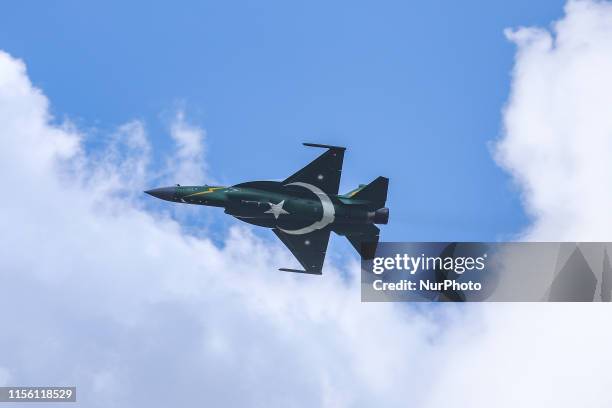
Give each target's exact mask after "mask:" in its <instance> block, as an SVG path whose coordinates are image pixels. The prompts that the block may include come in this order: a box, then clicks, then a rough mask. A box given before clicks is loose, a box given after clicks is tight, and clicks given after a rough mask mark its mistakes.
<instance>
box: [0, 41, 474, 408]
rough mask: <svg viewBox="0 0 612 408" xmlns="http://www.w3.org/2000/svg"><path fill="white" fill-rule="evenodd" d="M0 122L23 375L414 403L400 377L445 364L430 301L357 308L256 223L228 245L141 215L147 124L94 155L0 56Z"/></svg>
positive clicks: (163, 398) (115, 396) (157, 396)
mask: <svg viewBox="0 0 612 408" xmlns="http://www.w3.org/2000/svg"><path fill="white" fill-rule="evenodd" d="M177 120H178V122H177V123H178V124H177V125H176V126H177V128H175V129H174V130H173V134H174V135H175V139H176V141H177V144H178V146H179V147H178V150H177V157H181V158H187V159H189V158H196V157H200V155H201V154H202V150H201V147H198V146H201V137H202V135H203V132H202V131H199V130H197V129H195V128H193V127H190V126H187V125H185V122H184V118H182V117H181V116H179V117H178V119H177ZM0 134H1V135H2V148H1V149H0V183H1V184H2V185H3V186H4V188H6V190H5V192H6V195H5V196H4V200H3V208H2V211H1V212H0V226H1V231H2V233H1V234H0V237H1V238H0V239H1V244H2V245H0V269H1V271H2V274H1V275H0V310H2V312H1V314H0V317H1V318H2V322H3V327H4V328H5V329H3V334H2V336H0V349H2V350H5V351H6V352H5V353H2V354H1V355H0V366H1V367H7V368H8V369H9V370H10V373H11V376H10V381H11V383H14V384H20V385H23V384H34V385H45V384H67V385H70V384H75V385H77V387H78V389H79V390H78V395H79V396H78V399H79V401H80V404H81V405H82V406H88V407H91V406H104V407H107V406H130V407H134V406H146V407H155V406H173V405H174V406H176V405H178V406H187V405H202V404H203V403H206V404H207V405H213V406H221V405H229V406H247V405H248V406H253V405H255V406H265V407H271V406H272V407H273V406H283V407H286V406H309V407H310V406H321V405H322V406H334V407H335V406H349V405H350V406H372V405H375V404H378V403H379V402H380V401H384V402H385V403H386V405H403V401H404V400H405V395H403V394H401V393H397V392H396V391H395V390H396V389H397V387H398V386H401V387H402V388H404V389H405V388H406V385H407V384H406V382H407V381H409V384H408V385H410V386H409V387H408V388H409V389H414V390H415V392H416V390H418V389H419V388H425V387H426V386H427V384H428V382H429V381H430V378H429V377H428V376H427V375H426V374H427V373H428V372H430V371H429V370H428V369H427V367H428V365H429V362H428V361H426V360H424V359H423V356H431V358H432V359H433V360H434V361H435V360H436V359H437V357H436V352H437V350H438V349H439V348H440V347H443V346H442V345H443V344H444V333H445V332H446V329H445V328H444V327H443V326H442V325H441V324H440V323H437V322H436V319H435V315H436V313H435V312H431V313H429V314H423V313H411V312H409V311H408V310H407V309H406V308H405V306H402V305H396V304H361V303H360V298H359V283H358V281H357V279H356V274H354V273H352V274H351V275H350V278H349V279H348V281H346V280H343V278H341V276H340V274H339V273H338V271H336V270H334V269H333V268H332V267H327V269H326V273H325V276H324V278H323V279H321V278H319V277H312V276H304V275H299V274H297V275H296V274H283V273H281V272H279V271H277V270H276V267H277V266H291V265H294V264H295V260H293V259H292V258H291V257H290V255H289V253H288V251H286V250H285V249H284V248H282V247H281V245H280V244H278V243H272V242H273V241H270V242H268V241H266V242H263V241H262V240H261V239H259V238H257V237H255V236H254V235H253V234H252V233H251V230H250V229H249V228H232V229H231V230H230V231H229V232H228V234H227V236H226V239H225V241H224V245H223V247H218V246H216V245H215V244H213V243H212V242H211V241H210V240H209V239H206V238H197V237H193V236H190V235H188V234H185V233H184V232H183V231H182V230H181V227H180V225H179V224H178V223H177V222H175V221H173V220H172V219H169V218H168V216H165V215H160V214H155V213H150V212H147V211H145V210H144V209H143V207H142V204H141V201H139V200H138V199H137V197H138V195H141V194H142V193H141V191H142V190H143V188H145V187H146V184H147V183H148V178H149V177H150V175H149V174H148V167H147V164H148V162H149V154H150V150H151V149H150V146H149V142H148V140H147V137H146V128H145V126H144V124H143V123H140V122H129V123H128V124H126V125H124V126H121V127H120V128H119V129H117V131H116V132H114V134H113V135H111V137H110V138H109V140H110V141H109V143H108V146H106V147H105V148H102V149H99V150H96V151H94V152H93V153H87V152H85V151H84V149H83V148H82V147H81V146H82V140H83V138H84V135H83V134H81V133H80V132H79V131H78V129H76V128H74V126H72V125H70V124H55V123H54V122H53V119H52V118H51V117H50V116H49V113H48V101H47V99H46V98H45V96H44V95H43V94H42V92H41V91H40V90H38V89H36V88H34V87H33V86H32V85H31V83H30V81H29V79H28V77H27V74H26V72H25V67H24V64H23V63H22V62H20V61H18V60H15V59H13V58H12V57H10V56H9V55H7V54H5V53H1V52H0ZM181 171H182V170H181ZM210 211H214V210H210ZM355 269H357V266H356V265H353V267H352V270H353V271H354V270H355ZM452 310H454V309H451V311H452ZM445 321H450V322H453V321H464V318H463V317H462V316H461V315H459V314H453V313H451V314H450V315H447V313H445ZM451 326H452V325H451ZM434 338H435V339H436V340H435V343H432V340H431V339H434ZM380 344H382V345H383V346H380ZM436 344H438V345H436ZM390 350H393V351H392V352H390ZM415 370H417V371H420V372H422V373H423V375H420V376H418V377H416V378H413V374H414V372H415Z"/></svg>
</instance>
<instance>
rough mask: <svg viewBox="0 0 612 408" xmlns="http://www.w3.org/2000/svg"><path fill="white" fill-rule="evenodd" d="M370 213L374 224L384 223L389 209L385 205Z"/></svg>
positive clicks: (387, 217) (386, 220)
mask: <svg viewBox="0 0 612 408" xmlns="http://www.w3.org/2000/svg"><path fill="white" fill-rule="evenodd" d="M370 214H371V217H372V218H371V219H372V222H373V223H374V224H386V223H388V222H389V209H388V208H387V207H383V208H379V209H378V210H376V211H374V212H373V213H370Z"/></svg>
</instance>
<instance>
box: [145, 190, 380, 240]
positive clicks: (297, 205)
mask: <svg viewBox="0 0 612 408" xmlns="http://www.w3.org/2000/svg"><path fill="white" fill-rule="evenodd" d="M147 193H149V194H150V195H153V196H155V197H157V198H161V199H164V200H168V201H174V202H178V203H186V204H196V205H206V206H212V207H222V208H224V209H225V213H226V214H229V215H232V216H234V217H236V218H238V219H240V220H242V221H244V222H247V223H249V224H253V225H258V226H262V227H267V228H278V229H279V230H281V231H285V232H288V233H294V234H306V233H309V232H311V231H314V230H318V229H323V228H329V229H331V230H333V231H335V232H336V233H338V234H342V235H344V234H346V233H350V232H351V231H353V230H354V228H355V227H356V226H359V225H364V224H373V223H386V219H383V218H384V217H383V218H380V217H379V216H377V214H376V211H373V210H372V209H368V202H365V201H363V202H362V201H360V200H356V199H351V198H350V197H347V196H338V195H328V194H326V193H324V192H323V191H321V190H319V189H318V188H317V187H315V186H313V185H311V184H306V183H292V184H289V185H283V184H282V183H279V182H274V181H254V182H248V183H242V184H237V185H235V186H231V187H223V186H208V185H204V186H176V187H163V188H159V189H154V190H149V191H147ZM377 221H380V222H377Z"/></svg>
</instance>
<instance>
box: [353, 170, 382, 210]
mask: <svg viewBox="0 0 612 408" xmlns="http://www.w3.org/2000/svg"><path fill="white" fill-rule="evenodd" d="M388 188H389V179H388V178H386V177H382V176H381V177H378V178H376V180H374V181H373V182H371V183H370V184H368V185H367V186H365V187H363V188H361V189H359V190H357V191H355V192H354V193H352V194H351V195H350V196H349V198H353V199H356V200H364V201H369V202H370V203H371V204H368V207H369V208H370V209H372V210H377V209H379V208H381V207H384V206H385V202H386V201H387V189H388Z"/></svg>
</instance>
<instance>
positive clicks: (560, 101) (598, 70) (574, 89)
mask: <svg viewBox="0 0 612 408" xmlns="http://www.w3.org/2000/svg"><path fill="white" fill-rule="evenodd" d="M506 35H507V36H508V38H509V39H510V40H511V41H513V42H514V43H515V44H516V45H517V47H518V51H517V57H516V64H515V67H514V73H513V83H512V94H511V96H510V100H509V102H508V105H507V107H506V110H505V114H504V125H505V134H504V137H503V139H502V140H501V142H500V143H499V145H498V152H497V153H498V154H497V157H498V159H499V161H500V163H501V164H502V165H503V166H504V167H505V168H506V169H508V170H509V171H510V172H511V173H512V175H513V176H514V177H515V179H516V181H517V182H518V184H519V185H520V187H521V189H522V191H523V198H524V202H525V207H526V208H527V210H528V212H529V213H530V214H531V215H532V216H533V218H534V221H533V225H532V226H531V228H530V229H529V231H526V233H525V237H527V238H529V239H534V240H553V241H557V240H567V241H576V240H587V241H588V240H590V241H597V240H603V241H605V240H609V239H610V235H611V232H610V231H612V217H610V216H609V214H610V208H612V188H610V186H612V160H610V154H611V153H612V111H611V107H612V75H610V73H611V72H612V4H610V3H608V2H594V1H570V2H569V3H568V4H567V6H566V16H565V17H564V18H563V19H561V20H560V21H558V22H556V23H555V24H554V28H553V30H552V31H548V30H546V29H541V28H520V29H517V30H507V32H506Z"/></svg>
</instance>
